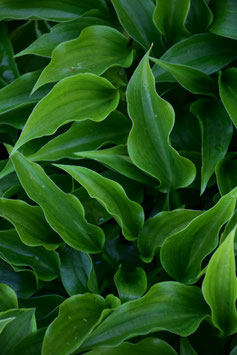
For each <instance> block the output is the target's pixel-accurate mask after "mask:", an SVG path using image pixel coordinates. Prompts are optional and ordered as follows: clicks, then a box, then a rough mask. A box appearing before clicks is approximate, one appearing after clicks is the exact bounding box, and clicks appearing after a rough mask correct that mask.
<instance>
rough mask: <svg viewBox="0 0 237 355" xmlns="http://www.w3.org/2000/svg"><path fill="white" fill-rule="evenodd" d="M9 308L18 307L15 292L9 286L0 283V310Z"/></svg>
mask: <svg viewBox="0 0 237 355" xmlns="http://www.w3.org/2000/svg"><path fill="white" fill-rule="evenodd" d="M11 308H18V302H17V297H16V294H15V292H14V290H13V289H12V288H11V287H10V286H8V285H6V284H2V283H0V312H3V311H7V310H8V309H11Z"/></svg>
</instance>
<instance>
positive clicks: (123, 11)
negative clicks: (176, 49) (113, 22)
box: [111, 0, 164, 57]
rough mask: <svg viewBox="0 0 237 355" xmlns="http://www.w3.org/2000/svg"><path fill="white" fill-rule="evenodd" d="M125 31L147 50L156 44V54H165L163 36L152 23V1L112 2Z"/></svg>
mask: <svg viewBox="0 0 237 355" xmlns="http://www.w3.org/2000/svg"><path fill="white" fill-rule="evenodd" d="M111 2H112V4H113V6H114V8H115V10H116V12H117V15H118V18H119V21H120V22H121V24H122V26H123V28H124V29H125V31H126V32H127V33H128V34H129V36H130V37H132V38H133V39H134V40H135V41H136V42H138V43H139V44H140V45H141V46H142V47H143V48H144V49H145V50H148V49H149V48H150V46H151V44H152V43H154V54H155V55H156V56H158V57H159V56H160V55H161V54H162V53H163V52H164V45H163V43H162V39H161V34H160V32H159V31H158V29H157V28H156V26H155V24H154V23H153V21H152V17H153V12H154V9H155V5H154V3H153V1H152V0H146V1H143V0H129V1H127V0H111Z"/></svg>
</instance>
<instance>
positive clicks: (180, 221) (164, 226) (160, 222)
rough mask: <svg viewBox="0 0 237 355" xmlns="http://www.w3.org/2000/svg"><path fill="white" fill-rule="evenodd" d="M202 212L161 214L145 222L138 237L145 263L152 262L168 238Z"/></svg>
mask: <svg viewBox="0 0 237 355" xmlns="http://www.w3.org/2000/svg"><path fill="white" fill-rule="evenodd" d="M201 213H202V211H194V210H188V209H180V210H174V211H171V212H166V211H164V212H160V213H158V214H157V215H155V216H154V217H152V218H149V219H147V220H146V221H145V224H144V227H143V229H142V230H141V232H140V233H139V236H138V248H139V250H140V252H141V254H142V255H141V258H142V260H143V261H144V262H147V263H150V262H152V260H153V258H154V256H155V254H156V252H157V249H158V248H160V247H161V246H162V244H163V243H164V241H165V240H166V238H168V237H169V236H171V235H172V234H175V233H177V232H179V231H181V230H183V229H184V228H186V226H187V225H188V224H189V223H190V222H191V221H192V220H193V219H194V218H196V217H197V216H199V215H200V214H201Z"/></svg>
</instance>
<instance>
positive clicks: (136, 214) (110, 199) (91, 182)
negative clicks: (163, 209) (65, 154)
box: [55, 164, 144, 240]
mask: <svg viewBox="0 0 237 355" xmlns="http://www.w3.org/2000/svg"><path fill="white" fill-rule="evenodd" d="M55 165H56V166H57V167H59V168H61V169H63V170H65V171H66V172H67V173H69V174H70V175H71V176H72V177H73V178H74V179H75V180H76V181H78V182H79V183H80V184H81V185H82V186H83V187H84V188H85V189H86V190H87V191H88V193H89V195H90V196H91V197H93V198H96V199H97V200H98V202H100V203H101V204H102V206H103V207H104V208H105V209H106V210H107V211H108V213H109V214H111V215H112V216H113V217H114V219H115V220H116V221H117V223H118V224H119V225H120V226H121V228H122V231H123V234H124V236H125V238H127V239H128V240H134V239H136V237H137V234H138V232H139V230H140V229H141V228H142V226H143V223H144V212H143V209H142V207H141V206H140V205H139V204H138V203H136V202H134V201H132V200H130V199H129V198H128V197H127V195H126V193H125V191H124V189H123V188H122V186H121V185H120V184H118V183H117V182H115V181H112V180H110V179H107V178H105V177H103V176H101V175H99V174H98V173H96V172H94V171H92V170H90V169H87V168H84V167H79V166H69V165H58V164H55Z"/></svg>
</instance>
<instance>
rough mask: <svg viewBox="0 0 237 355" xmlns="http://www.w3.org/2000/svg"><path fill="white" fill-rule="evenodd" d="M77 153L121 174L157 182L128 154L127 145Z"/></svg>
mask: <svg viewBox="0 0 237 355" xmlns="http://www.w3.org/2000/svg"><path fill="white" fill-rule="evenodd" d="M75 155H76V156H79V157H83V158H89V159H94V160H96V161H98V162H100V163H102V164H105V165H106V166H108V167H110V168H112V169H114V170H115V171H117V172H119V173H120V174H123V175H124V176H127V177H129V178H130V179H133V180H136V181H139V182H141V183H143V184H148V185H156V184H157V182H156V180H155V179H152V178H151V177H150V176H149V175H146V174H145V173H144V172H143V171H141V170H140V169H138V168H137V167H136V166H135V165H134V164H133V163H132V161H131V159H130V158H129V156H128V152H127V147H126V146H125V145H119V146H116V147H112V148H108V149H103V150H94V151H93V150H92V151H87V152H80V153H75Z"/></svg>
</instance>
